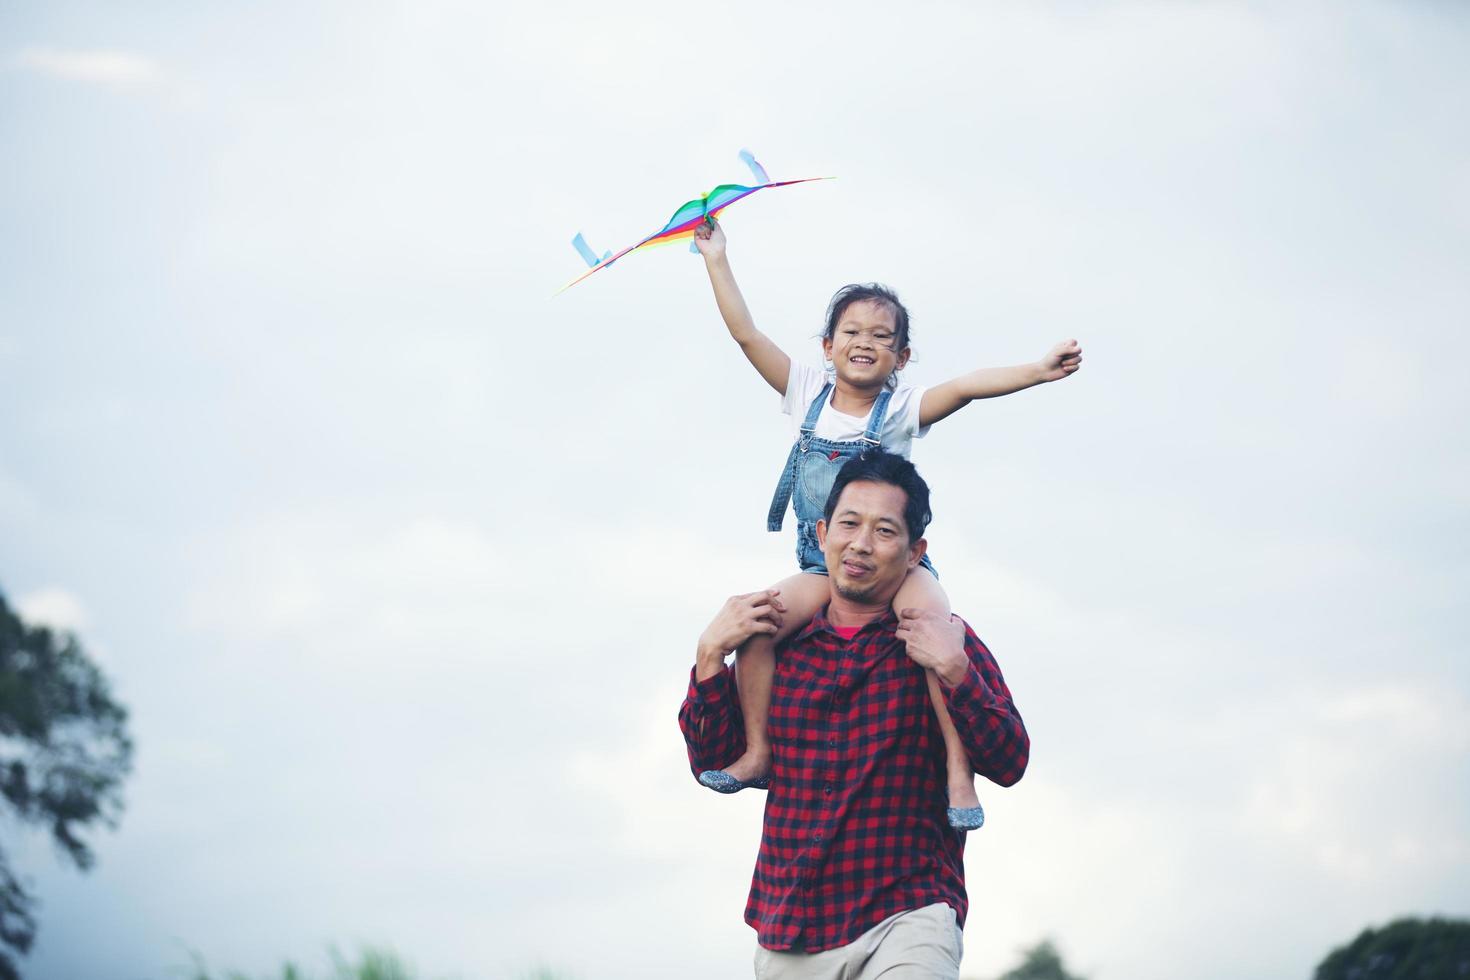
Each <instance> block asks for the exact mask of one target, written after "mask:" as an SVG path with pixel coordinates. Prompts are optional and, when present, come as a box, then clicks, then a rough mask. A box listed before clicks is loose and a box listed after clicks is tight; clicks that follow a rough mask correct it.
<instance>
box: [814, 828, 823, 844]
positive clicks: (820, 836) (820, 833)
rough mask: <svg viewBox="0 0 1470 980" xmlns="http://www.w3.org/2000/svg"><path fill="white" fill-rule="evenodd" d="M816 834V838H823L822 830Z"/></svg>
mask: <svg viewBox="0 0 1470 980" xmlns="http://www.w3.org/2000/svg"><path fill="white" fill-rule="evenodd" d="M815 836H816V839H817V840H819V841H820V840H821V839H822V832H821V831H820V830H819V831H817V833H816V835H815Z"/></svg>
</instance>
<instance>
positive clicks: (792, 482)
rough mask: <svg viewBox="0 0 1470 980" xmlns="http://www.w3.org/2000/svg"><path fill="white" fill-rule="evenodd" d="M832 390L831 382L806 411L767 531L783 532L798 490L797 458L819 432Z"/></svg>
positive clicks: (778, 484)
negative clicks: (819, 417) (787, 506)
mask: <svg viewBox="0 0 1470 980" xmlns="http://www.w3.org/2000/svg"><path fill="white" fill-rule="evenodd" d="M831 390H832V382H830V381H828V382H827V383H826V384H825V385H823V386H822V392H821V394H819V395H817V397H816V398H815V399H814V400H813V401H812V404H811V407H810V408H808V409H807V411H806V420H805V421H803V422H802V423H801V438H800V439H799V440H797V441H796V442H793V443H792V444H791V452H790V453H788V454H787V456H786V465H785V466H783V467H782V468H781V478H780V479H779V480H777V481H776V492H775V493H774V494H772V495H771V509H770V510H769V511H768V512H767V513H766V530H767V531H779V530H781V525H782V523H783V522H784V521H785V519H786V505H787V504H789V503H791V493H792V491H793V490H795V489H796V461H797V458H798V457H800V455H801V454H802V453H804V452H806V448H807V446H809V445H811V438H812V433H813V432H815V431H816V430H817V416H818V415H821V414H822V406H823V405H825V404H826V403H827V394H828V393H829V392H830V391H831Z"/></svg>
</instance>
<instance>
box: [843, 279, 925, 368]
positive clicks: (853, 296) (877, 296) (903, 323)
mask: <svg viewBox="0 0 1470 980" xmlns="http://www.w3.org/2000/svg"><path fill="white" fill-rule="evenodd" d="M865 300H870V301H872V302H875V303H882V304H883V305H884V306H887V307H888V308H889V309H890V310H892V311H893V327H894V329H893V349H894V350H895V351H901V350H903V349H904V348H905V347H907V346H908V345H909V311H908V307H906V306H904V305H903V303H902V302H901V301H900V300H899V298H898V294H897V293H895V292H894V291H893V290H891V289H889V288H888V287H887V286H885V285H883V284H882V283H881V282H855V283H851V284H849V285H846V286H843V287H842V288H841V289H839V290H837V293H836V294H835V295H834V296H833V297H832V302H831V303H828V304H827V326H826V329H824V330H823V331H822V339H823V340H832V339H834V338H835V337H836V336H837V324H839V323H841V322H842V314H844V313H846V312H847V308H848V307H849V306H851V305H852V304H854V303H861V302H864V301H865ZM897 384H898V372H896V371H895V372H894V374H893V377H891V378H889V379H888V387H890V388H892V387H894V386H895V385H897Z"/></svg>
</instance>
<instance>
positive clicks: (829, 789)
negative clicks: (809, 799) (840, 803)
mask: <svg viewBox="0 0 1470 980" xmlns="http://www.w3.org/2000/svg"><path fill="white" fill-rule="evenodd" d="M822 792H823V793H826V794H827V795H828V796H831V795H832V784H831V783H828V784H827V785H826V786H823V787H822Z"/></svg>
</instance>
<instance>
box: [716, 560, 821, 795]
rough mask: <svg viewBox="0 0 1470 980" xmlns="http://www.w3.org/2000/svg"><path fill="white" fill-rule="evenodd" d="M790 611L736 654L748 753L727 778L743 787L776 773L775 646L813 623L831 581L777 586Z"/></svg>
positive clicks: (811, 579)
mask: <svg viewBox="0 0 1470 980" xmlns="http://www.w3.org/2000/svg"><path fill="white" fill-rule="evenodd" d="M773 588H777V589H780V590H781V602H782V604H784V605H785V606H786V614H785V619H784V621H783V623H782V625H781V630H780V632H778V633H776V634H775V635H773V636H756V637H752V638H751V639H750V640H748V641H747V642H746V643H745V645H744V646H742V647H741V648H740V649H739V650H737V651H736V652H735V687H736V688H737V689H738V690H739V691H740V710H741V712H742V713H743V714H744V715H745V754H744V755H742V756H741V757H740V758H739V759H737V760H735V763H734V764H733V765H730V766H728V767H726V769H725V773H726V774H727V775H729V776H731V777H733V778H735V779H738V780H739V781H740V782H742V783H749V782H751V781H753V780H757V779H760V778H762V777H764V776H769V775H770V774H771V741H770V739H769V738H768V737H767V735H766V719H767V718H769V717H770V714H771V680H772V678H774V677H775V676H776V644H777V643H780V642H781V641H782V640H785V639H787V638H788V637H791V636H794V635H795V634H796V633H797V631H799V630H801V629H802V628H803V627H805V626H806V624H807V623H810V622H811V621H812V617H814V616H816V614H817V613H818V612H820V611H821V609H822V606H824V605H826V603H827V597H828V595H829V590H828V588H827V577H826V576H825V575H818V574H812V573H803V574H801V575H793V576H791V577H790V578H788V579H785V580H783V581H781V582H779V583H777V584H776V585H775V586H773Z"/></svg>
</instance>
